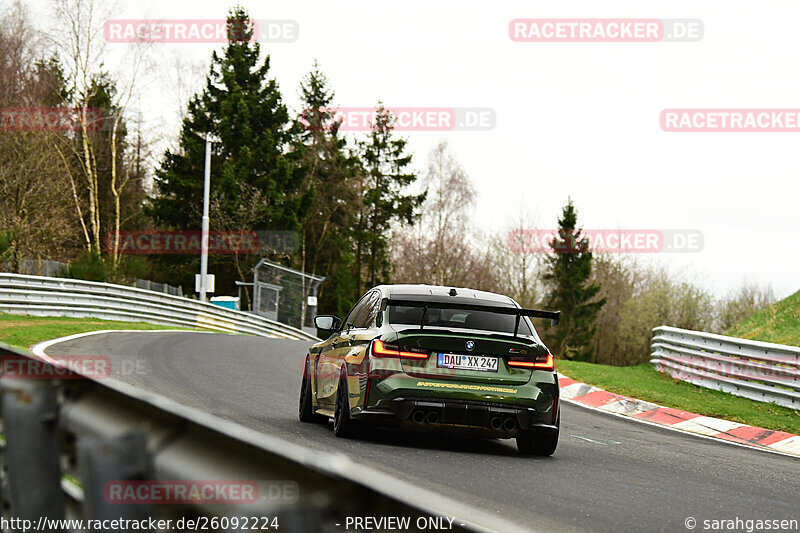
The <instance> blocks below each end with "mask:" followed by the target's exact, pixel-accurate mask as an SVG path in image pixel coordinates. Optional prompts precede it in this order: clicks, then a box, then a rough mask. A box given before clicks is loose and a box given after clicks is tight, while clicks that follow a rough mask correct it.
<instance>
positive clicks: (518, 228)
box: [492, 204, 545, 307]
mask: <svg viewBox="0 0 800 533" xmlns="http://www.w3.org/2000/svg"><path fill="white" fill-rule="evenodd" d="M522 205H523V204H519V206H518V208H517V209H516V214H515V215H513V218H512V219H511V220H510V222H509V223H508V225H507V226H506V229H505V230H504V231H502V232H501V233H500V234H498V235H496V236H495V237H494V239H493V240H492V255H493V257H494V268H495V270H496V272H497V279H498V281H499V283H500V288H501V289H500V290H501V291H502V292H503V293H504V294H508V295H509V296H511V297H512V298H514V299H515V300H517V302H519V303H520V304H521V305H522V306H523V307H535V306H537V305H539V304H541V300H542V296H543V290H544V289H543V287H542V282H541V279H542V270H543V267H544V260H545V253H543V250H539V249H536V248H535V247H527V246H524V245H523V244H524V243H521V242H519V241H518V239H519V237H520V236H522V235H525V232H527V231H531V230H533V231H535V230H536V229H537V228H538V224H537V222H536V216H535V215H532V214H531V213H529V212H527V211H526V210H525V209H524V208H523V207H522Z"/></svg>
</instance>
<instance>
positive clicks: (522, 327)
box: [389, 304, 535, 336]
mask: <svg viewBox="0 0 800 533" xmlns="http://www.w3.org/2000/svg"><path fill="white" fill-rule="evenodd" d="M432 305H435V304H432ZM423 311H424V309H423V308H422V307H409V306H405V305H390V306H389V323H390V324H405V325H416V326H419V325H420V323H421V322H422V314H423ZM515 321H516V316H514V315H504V314H501V313H493V312H491V311H472V310H467V309H438V308H436V307H428V313H427V315H426V316H425V325H426V326H433V327H443V328H464V329H476V330H482V331H497V332H500V333H514V322H515ZM518 333H519V334H520V335H530V336H535V334H534V333H533V332H532V331H531V328H530V326H529V325H528V321H527V319H526V318H525V317H523V318H522V319H520V321H519V331H518Z"/></svg>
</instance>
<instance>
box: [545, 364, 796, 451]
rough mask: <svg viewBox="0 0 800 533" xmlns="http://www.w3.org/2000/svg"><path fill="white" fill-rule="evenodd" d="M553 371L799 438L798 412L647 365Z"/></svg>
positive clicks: (575, 366)
mask: <svg viewBox="0 0 800 533" xmlns="http://www.w3.org/2000/svg"><path fill="white" fill-rule="evenodd" d="M556 368H557V369H558V371H559V372H561V373H562V374H564V375H565V376H569V377H571V378H572V379H576V380H578V381H582V382H584V383H589V384H590V385H594V386H595V387H600V388H601V389H604V390H607V391H609V392H616V393H617V394H624V395H625V396H630V397H632V398H637V399H639V400H645V401H648V402H653V403H657V404H659V405H663V406H664V407H673V408H676V409H683V410H684V411H690V412H692V413H697V414H700V415H704V416H712V417H715V418H724V419H725V420H731V421H733V422H740V423H742V424H748V425H751V426H757V427H762V428H767V429H774V430H779V431H786V432H789V433H794V434H796V435H800V411H796V410H794V409H789V408H788V407H781V406H779V405H775V404H771V403H764V402H757V401H754V400H749V399H747V398H741V397H739V396H733V395H732V394H728V393H726V392H720V391H715V390H711V389H705V388H703V387H698V386H697V385H692V384H691V383H686V382H685V381H679V380H676V379H673V378H672V377H670V376H668V375H666V374H662V373H660V372H657V371H656V370H654V369H653V367H652V366H650V365H649V364H643V365H638V366H625V367H619V366H608V365H595V364H592V363H580V362H577V361H563V360H559V361H557V362H556Z"/></svg>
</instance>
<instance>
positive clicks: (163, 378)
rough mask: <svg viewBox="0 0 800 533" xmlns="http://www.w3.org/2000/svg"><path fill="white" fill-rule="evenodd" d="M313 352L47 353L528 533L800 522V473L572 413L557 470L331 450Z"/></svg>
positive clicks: (423, 448) (502, 461)
mask: <svg viewBox="0 0 800 533" xmlns="http://www.w3.org/2000/svg"><path fill="white" fill-rule="evenodd" d="M309 344H310V343H309V342H306V341H288V340H276V339H264V338H257V337H248V336H238V335H237V336H233V335H222V334H205V333H192V332H185V333H184V332H118V333H107V334H101V335H95V336H88V337H83V338H79V339H74V340H71V341H66V342H63V343H59V344H56V345H53V346H51V347H50V348H48V349H47V354H49V355H56V354H62V355H86V354H92V355H106V356H108V357H110V358H111V360H112V368H113V369H114V371H113V374H114V376H115V377H116V378H117V379H120V380H122V381H125V382H128V383H130V384H132V385H136V386H138V387H141V388H142V389H146V390H149V391H152V392H155V393H159V394H162V395H164V396H167V397H169V398H172V399H173V400H176V401H178V402H181V403H184V404H187V405H190V406H193V407H197V408H200V409H203V410H205V411H207V412H209V413H212V414H215V415H218V416H221V417H224V418H228V419H231V420H235V421H236V422H239V423H241V424H243V425H246V426H249V427H252V428H255V429H257V430H260V431H263V432H266V433H271V434H274V435H277V436H280V437H282V438H284V439H286V440H289V441H293V442H296V443H300V444H303V445H305V446H307V447H310V448H312V449H318V450H324V451H336V452H342V453H346V454H347V455H348V456H350V457H351V458H352V459H353V460H355V461H359V462H361V463H364V464H366V465H369V466H371V467H373V468H376V469H380V470H383V471H385V472H387V473H391V474H393V475H395V476H397V477H399V478H403V479H405V480H407V481H411V482H413V483H414V484H416V485H418V486H422V487H425V488H428V489H430V490H433V491H437V492H438V493H441V494H443V495H445V496H448V497H451V498H455V499H458V500H459V501H461V502H462V503H466V504H468V505H473V506H475V507H478V508H481V509H483V510H485V511H488V512H490V513H494V514H496V515H497V516H501V517H503V518H505V519H507V520H510V521H512V522H514V523H517V524H519V525H520V526H521V529H531V530H535V531H609V532H616V533H618V532H624V531H683V532H686V531H689V529H687V527H686V522H685V521H686V519H687V518H688V517H692V518H694V519H695V520H696V521H697V522H696V524H697V525H696V527H695V529H694V530H695V531H704V520H735V519H737V518H739V519H741V520H748V519H750V520H776V519H794V520H797V521H799V522H800V460H798V459H796V458H791V457H785V456H780V455H775V454H770V453H765V452H761V451H758V450H753V449H749V448H743V447H739V446H733V445H730V444H726V443H722V442H718V441H713V440H709V439H703V438H699V437H696V436H692V435H686V434H682V433H678V432H675V431H670V430H667V429H663V428H659V427H653V426H649V425H646V424H642V423H638V422H634V421H631V420H626V419H621V418H619V417H615V416H612V415H608V414H604V413H599V412H596V411H591V410H588V409H585V408H582V407H578V406H574V405H570V404H567V403H564V404H563V408H562V416H561V440H560V443H559V447H558V450H557V451H556V453H555V455H554V456H553V457H548V458H528V457H519V456H518V455H517V453H516V446H515V444H514V441H513V440H466V439H454V438H452V437H442V436H436V435H421V434H405V433H400V432H396V431H389V430H376V431H374V432H372V433H371V434H369V436H368V437H367V438H366V440H357V441H354V440H345V439H339V438H336V437H334V436H333V432H332V429H331V426H330V425H328V426H320V425H313V424H303V423H301V422H299V421H298V419H297V402H298V393H299V386H300V372H301V365H302V360H303V357H304V356H305V354H306V350H307V348H308V346H309ZM708 525H710V526H713V525H714V524H713V523H709V524H708ZM708 530H710V529H706V531H708ZM744 530H746V529H742V531H744Z"/></svg>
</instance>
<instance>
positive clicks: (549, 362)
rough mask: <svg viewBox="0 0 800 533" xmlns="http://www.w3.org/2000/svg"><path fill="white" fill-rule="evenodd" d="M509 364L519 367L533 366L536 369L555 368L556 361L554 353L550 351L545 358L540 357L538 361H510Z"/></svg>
mask: <svg viewBox="0 0 800 533" xmlns="http://www.w3.org/2000/svg"><path fill="white" fill-rule="evenodd" d="M508 366H516V367H519V368H533V369H536V370H555V368H556V361H555V359H554V358H553V354H551V353H548V354H547V356H546V357H545V358H544V359H542V358H541V357H540V358H539V359H538V360H536V361H509V362H508Z"/></svg>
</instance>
